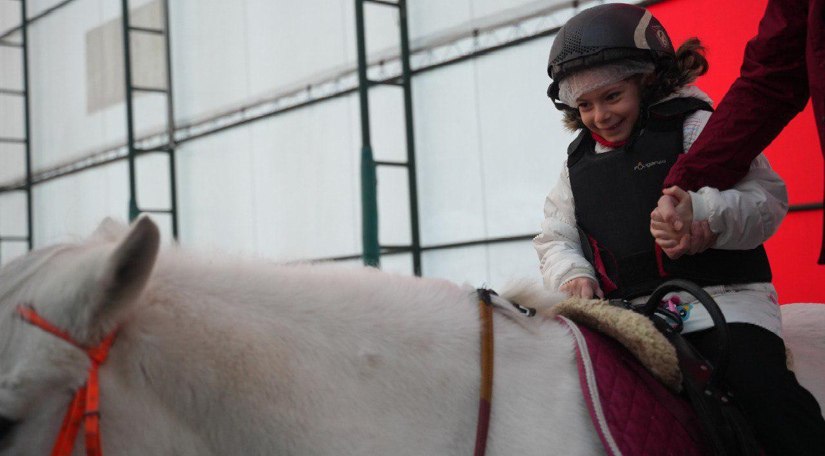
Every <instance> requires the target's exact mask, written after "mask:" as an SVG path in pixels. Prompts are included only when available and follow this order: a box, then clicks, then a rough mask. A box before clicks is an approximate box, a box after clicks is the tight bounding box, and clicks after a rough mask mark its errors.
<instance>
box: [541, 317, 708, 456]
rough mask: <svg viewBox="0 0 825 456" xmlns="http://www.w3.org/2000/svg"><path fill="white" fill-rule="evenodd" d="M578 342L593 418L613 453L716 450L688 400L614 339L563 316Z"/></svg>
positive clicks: (639, 455) (684, 455)
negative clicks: (670, 388) (667, 386)
mask: <svg viewBox="0 0 825 456" xmlns="http://www.w3.org/2000/svg"><path fill="white" fill-rule="evenodd" d="M557 318H558V319H559V320H560V321H561V323H562V324H563V325H566V326H567V327H568V328H569V329H570V332H571V334H572V336H573V338H574V340H575V345H576V355H577V363H578V367H579V380H580V381H581V386H582V393H583V394H584V399H585V402H586V403H587V408H588V410H589V412H590V417H591V419H592V420H593V424H594V425H595V427H596V431H597V432H598V434H599V438H600V439H601V441H602V443H603V444H604V448H605V450H606V451H607V454H609V455H611V456H619V455H625V456H643V455H649V456H660V455H669V456H670V455H672V456H694V455H695V456H699V455H707V454H712V453H713V451H712V449H711V447H710V445H709V444H708V442H707V440H706V438H705V434H704V430H703V429H702V425H701V424H700V423H699V420H698V418H697V417H696V414H695V413H694V412H693V410H692V409H691V406H690V403H688V401H687V399H686V398H684V397H681V396H678V395H676V394H674V393H672V392H670V391H669V390H668V389H666V388H665V387H664V386H662V385H661V384H659V383H658V382H657V381H656V380H655V379H654V378H653V376H652V375H651V374H650V373H649V372H648V371H647V370H646V369H645V368H644V367H643V366H642V365H641V364H640V363H639V362H638V361H637V360H636V358H635V357H634V356H633V355H632V354H631V353H630V352H629V351H628V350H627V349H626V348H624V347H623V346H622V345H621V344H619V343H618V342H616V341H615V340H614V339H612V338H610V337H608V336H605V335H603V334H601V333H598V332H596V331H594V330H592V329H590V328H588V327H587V326H584V325H577V324H576V323H574V322H573V321H572V320H570V319H568V318H565V317H561V316H559V317H557Z"/></svg>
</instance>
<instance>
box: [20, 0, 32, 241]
mask: <svg viewBox="0 0 825 456" xmlns="http://www.w3.org/2000/svg"><path fill="white" fill-rule="evenodd" d="M20 10H21V11H20V15H21V18H22V22H21V27H22V33H23V49H22V50H23V92H24V94H23V97H24V103H25V105H24V107H23V109H25V110H26V115H25V125H24V128H25V135H26V219H27V220H26V221H27V225H28V227H27V230H28V231H27V236H28V247H29V250H31V249H32V247H34V220H33V212H34V211H33V209H32V208H33V207H34V204H33V201H32V150H31V141H32V138H31V129H30V125H31V123H30V122H31V117H30V109H31V99H30V98H29V27H28V23H27V22H28V17H27V16H28V15H27V13H26V0H21V1H20Z"/></svg>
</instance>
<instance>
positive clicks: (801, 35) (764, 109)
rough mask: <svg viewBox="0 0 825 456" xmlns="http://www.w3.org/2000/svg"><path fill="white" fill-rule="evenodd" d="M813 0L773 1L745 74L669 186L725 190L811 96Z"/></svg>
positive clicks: (677, 168)
mask: <svg viewBox="0 0 825 456" xmlns="http://www.w3.org/2000/svg"><path fill="white" fill-rule="evenodd" d="M807 4H808V1H807V0H769V1H768V8H767V10H766V11H765V16H764V17H763V18H762V21H761V22H760V23H759V33H758V34H757V35H756V37H754V38H753V39H752V40H751V41H750V42H748V45H747V47H746V48H745V59H744V62H743V63H742V69H741V73H740V76H739V78H738V79H737V80H736V82H734V83H733V85H732V86H731V88H730V90H729V91H728V93H727V94H726V95H725V97H724V98H723V99H722V102H721V103H719V106H718V107H717V109H716V112H714V113H713V115H712V116H711V117H710V120H709V121H708V124H707V125H706V126H705V128H704V130H703V131H702V133H701V134H700V135H699V138H697V139H696V142H694V143H693V146H691V148H690V150H689V151H688V153H686V154H684V155H682V156H681V157H679V160H678V161H677V162H676V164H675V165H674V166H673V168H672V169H671V170H670V174H668V176H667V179H665V183H664V187H665V188H667V187H670V186H673V185H678V186H679V187H681V188H682V189H684V190H694V191H695V190H698V189H700V188H702V187H705V186H709V187H714V188H718V189H720V190H725V189H728V188H730V187H732V186H733V185H734V184H736V183H737V182H739V180H741V179H742V177H744V176H745V174H747V172H748V169H749V168H750V164H751V162H752V161H753V159H754V158H756V157H757V156H758V155H759V154H760V153H761V152H762V151H763V150H764V149H765V147H767V146H768V145H769V144H770V143H771V141H773V139H774V138H776V136H777V135H779V133H780V132H781V131H782V129H783V128H785V125H787V124H788V122H790V121H791V119H793V118H794V116H796V115H797V114H798V113H799V112H800V111H802V110H803V109H804V108H805V104H806V103H807V102H808V98H809V95H810V93H809V88H808V78H807V69H806V66H805V44H806V30H807V28H806V27H807V16H808V5H807Z"/></svg>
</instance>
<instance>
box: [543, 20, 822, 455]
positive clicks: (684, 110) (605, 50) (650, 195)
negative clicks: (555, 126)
mask: <svg viewBox="0 0 825 456" xmlns="http://www.w3.org/2000/svg"><path fill="white" fill-rule="evenodd" d="M703 51H704V48H703V47H702V46H701V44H700V42H699V40H698V39H695V38H692V39H689V40H687V41H686V42H685V43H684V44H682V46H681V47H680V48H679V49H678V51H674V48H673V46H672V44H671V42H670V38H669V36H668V34H667V32H666V31H665V29H664V27H663V26H662V25H661V24H660V23H659V21H658V20H656V18H654V17H653V16H652V15H651V14H650V12H649V11H646V10H645V9H643V8H639V7H636V6H632V5H624V4H610V5H602V6H597V7H594V8H590V9H588V10H585V11H582V12H581V13H579V14H578V15H576V16H575V17H574V18H572V19H571V20H570V21H568V22H567V24H565V26H564V27H562V29H561V30H560V31H559V34H558V35H557V37H556V39H555V41H554V43H553V47H552V50H551V52H550V60H549V63H548V73H549V75H550V77H551V78H552V80H553V82H552V84H551V86H550V88H549V90H548V95H549V96H550V98H551V99H552V100H553V103H554V104H555V105H556V107H557V108H558V109H560V110H562V111H563V112H564V116H565V121H566V122H567V125H568V127H570V129H572V130H581V131H580V133H579V135H578V137H577V138H576V139H575V140H574V141H573V142H572V143H571V144H570V146H569V148H568V157H567V162H566V165H565V166H564V170H563V172H562V174H561V176H560V177H559V179H558V181H557V183H556V185H555V187H554V188H553V190H552V191H551V192H550V195H549V196H548V197H547V200H546V202H545V206H544V214H545V220H544V222H543V223H542V233H541V234H540V235H538V236H537V237H536V238H535V239H534V241H533V243H534V246H535V248H536V250H537V251H538V254H539V258H540V261H541V272H542V276H543V278H544V282H545V286H547V287H548V288H550V289H553V290H561V291H566V292H569V293H570V294H572V295H575V296H581V297H583V298H592V297H596V296H597V297H602V298H603V297H607V298H611V299H626V300H630V301H633V302H644V301H645V300H646V297H647V295H649V294H650V293H651V292H652V290H653V289H654V288H655V287H656V286H658V285H659V284H661V283H663V282H664V281H666V280H668V279H672V278H684V279H689V280H692V281H694V282H696V283H698V284H700V285H702V286H703V287H705V290H706V291H708V293H709V294H710V295H711V296H713V297H714V298H715V300H716V301H717V302H718V303H719V306H720V307H721V309H722V312H723V314H724V315H725V318H726V319H727V321H728V322H729V323H730V332H731V336H732V340H731V353H730V356H731V360H730V363H731V364H730V366H729V369H728V370H727V375H726V378H725V380H726V381H727V383H728V385H729V387H730V389H731V391H732V392H733V393H734V394H735V395H736V397H737V398H738V401H739V404H740V405H741V407H742V408H743V409H744V411H745V413H746V415H747V416H748V417H749V419H750V421H751V423H752V425H753V427H754V428H755V431H756V435H758V436H759V438H760V439H761V440H762V443H763V444H764V445H765V448H766V449H767V450H768V451H769V452H770V453H771V454H775V455H780V454H782V455H784V454H794V455H802V454H822V451H825V421H823V417H822V414H821V411H820V408H819V406H818V404H817V403H816V400H815V399H814V398H813V396H811V394H810V393H809V392H808V391H807V390H805V389H804V388H803V387H802V386H800V385H799V383H798V382H797V380H796V377H795V376H794V374H793V373H792V372H791V371H789V370H788V369H787V367H786V359H785V345H784V342H783V340H782V338H781V336H782V321H781V316H780V312H779V306H778V303H777V297H776V290H775V289H774V287H773V285H771V269H770V264H769V262H768V257H767V254H766V253H765V249H764V247H763V246H762V244H763V243H764V242H765V241H766V240H767V239H768V238H769V237H770V236H771V235H772V234H773V233H774V232H776V230H777V228H778V227H779V224H780V222H781V221H782V219H783V218H784V216H785V214H786V212H787V208H788V196H787V191H786V189H785V185H784V182H783V181H782V179H781V178H780V177H779V176H778V175H777V174H776V173H775V172H774V171H772V170H771V168H770V165H769V163H768V161H767V159H766V158H765V157H764V156H762V155H760V156H759V157H757V159H756V160H754V161H753V163H752V164H751V168H750V172H749V173H748V175H747V176H746V177H745V178H744V179H743V180H742V181H741V182H740V183H739V184H737V185H736V186H735V187H734V188H733V189H731V190H726V191H723V192H720V191H718V190H716V189H713V188H703V189H701V190H699V191H698V192H696V193H690V194H678V195H676V196H678V197H679V199H680V200H681V199H685V198H690V201H691V203H692V204H690V205H688V210H687V212H688V213H686V214H683V215H684V216H685V219H686V220H688V221H690V220H691V219H692V220H693V221H697V222H701V223H700V224H696V225H694V228H695V229H694V231H693V233H694V235H695V236H697V237H699V238H700V240H694V246H695V245H696V244H700V246H699V248H696V249H694V250H704V251H703V252H701V253H695V252H694V253H695V254H693V255H687V256H682V257H679V256H678V255H677V253H676V250H678V248H679V240H681V239H682V238H683V237H684V236H685V235H686V232H685V230H688V228H689V225H690V223H688V224H686V225H688V226H686V227H685V228H683V230H682V232H674V231H673V230H672V229H669V228H668V227H667V225H666V224H663V223H661V220H659V219H657V217H656V214H655V213H653V214H652V213H651V211H653V210H654V209H655V208H656V205H657V201H658V200H659V199H660V198H671V197H673V196H669V195H667V194H666V195H665V196H662V184H663V182H664V179H665V176H666V175H667V173H668V171H669V169H670V168H671V166H673V164H674V163H675V162H676V159H677V157H678V156H679V154H681V153H685V152H687V151H688V149H690V146H691V144H692V143H693V141H694V140H695V139H696V138H697V137H698V136H699V133H700V132H701V130H702V128H703V127H704V125H705V124H706V122H707V120H708V118H709V117H710V113H711V111H712V108H711V103H712V101H711V100H710V98H708V96H707V95H706V94H705V93H703V92H702V91H701V90H699V89H698V88H697V87H695V86H693V85H689V84H690V83H692V82H693V81H695V80H696V78H697V77H698V76H701V75H703V74H704V73H705V72H706V71H707V69H708V62H707V60H706V59H705V57H704V55H703ZM668 193H671V194H672V192H668ZM683 207H684V205H683ZM651 217H653V219H651ZM707 247H710V249H707ZM668 254H670V255H671V256H673V257H674V258H678V259H675V260H674V259H671V258H669V256H668ZM696 304H697V303H695V302H694V298H693V297H691V296H690V295H686V294H684V293H672V294H670V295H667V296H665V302H663V304H662V305H664V306H666V307H669V308H670V310H673V311H675V312H677V313H679V314H680V315H681V317H682V319H683V323H684V330H683V332H684V333H687V334H686V336H685V338H686V339H688V340H689V341H690V342H692V343H693V344H694V345H695V346H696V347H697V349H698V350H699V351H700V352H701V353H702V354H703V355H704V356H706V357H708V358H710V357H711V355H712V354H713V353H714V350H715V347H714V342H715V339H714V337H713V335H712V330H711V329H710V328H711V326H712V322H711V319H710V317H709V315H708V313H707V312H706V311H705V310H704V309H703V308H702V306H700V305H696ZM694 306H696V307H694Z"/></svg>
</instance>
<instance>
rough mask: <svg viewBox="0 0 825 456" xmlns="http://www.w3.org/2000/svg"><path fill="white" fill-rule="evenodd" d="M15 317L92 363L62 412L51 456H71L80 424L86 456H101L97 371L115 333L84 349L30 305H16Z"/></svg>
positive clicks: (106, 354)
mask: <svg viewBox="0 0 825 456" xmlns="http://www.w3.org/2000/svg"><path fill="white" fill-rule="evenodd" d="M16 315H17V316H18V317H20V318H22V319H23V320H24V321H26V322H28V323H31V324H32V325H34V326H37V327H38V328H40V329H42V330H44V331H46V332H48V333H50V334H52V335H54V336H56V337H59V338H60V339H63V340H65V341H66V342H68V343H70V344H72V345H74V346H75V347H77V348H79V349H81V350H83V352H84V353H86V355H87V356H88V357H89V359H90V360H91V362H92V365H91V367H90V368H89V376H88V377H87V380H86V384H85V385H83V386H81V387H80V389H78V390H77V391H76V392H75V394H74V398H72V402H71V404H69V410H67V411H66V416H65V417H64V418H63V424H62V425H60V434H58V436H57V441H56V442H55V443H54V448H53V449H52V453H51V456H71V454H72V450H74V444H75V441H76V440H77V433H78V431H79V430H80V425H81V424H83V425H84V426H83V428H84V434H85V436H86V455H87V456H102V454H103V451H102V449H101V446H100V383H99V381H98V369H99V368H100V366H102V365H103V363H105V362H106V358H107V357H108V356H109V349H110V348H111V347H112V343H113V342H114V341H115V335H116V334H117V331H113V332H112V333H111V334H109V335H108V336H106V338H104V339H103V341H102V342H100V344H98V345H97V346H96V347H92V348H86V347H83V346H82V345H80V344H78V343H77V342H75V341H74V340H72V337H71V336H70V335H69V334H68V333H67V332H65V331H63V330H62V329H60V328H58V327H56V326H54V325H53V324H51V323H49V322H48V321H46V319H44V318H43V317H41V316H40V315H39V314H38V313H37V312H36V311H35V310H34V307H32V306H31V305H28V304H20V305H18V306H17V311H16Z"/></svg>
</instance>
